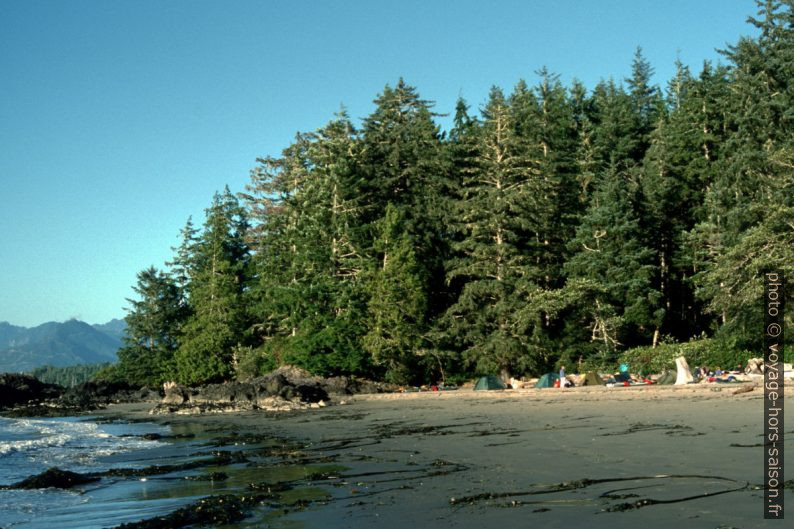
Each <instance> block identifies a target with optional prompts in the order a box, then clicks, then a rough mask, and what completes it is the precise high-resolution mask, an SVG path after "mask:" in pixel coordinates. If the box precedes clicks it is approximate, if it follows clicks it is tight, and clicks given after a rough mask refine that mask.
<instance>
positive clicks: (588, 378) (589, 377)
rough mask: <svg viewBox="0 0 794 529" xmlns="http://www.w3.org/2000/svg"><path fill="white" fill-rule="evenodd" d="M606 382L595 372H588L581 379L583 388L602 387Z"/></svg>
mask: <svg viewBox="0 0 794 529" xmlns="http://www.w3.org/2000/svg"><path fill="white" fill-rule="evenodd" d="M604 384H606V382H604V381H603V379H602V378H601V377H600V376H598V373H596V372H595V371H589V372H588V373H587V374H586V375H585V376H584V378H583V379H582V385H583V386H603V385H604Z"/></svg>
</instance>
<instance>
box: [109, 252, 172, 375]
mask: <svg viewBox="0 0 794 529" xmlns="http://www.w3.org/2000/svg"><path fill="white" fill-rule="evenodd" d="M133 290H134V291H135V293H136V294H137V295H138V298H139V299H128V300H127V301H128V302H129V304H130V307H129V308H128V309H127V311H128V314H127V316H126V317H125V318H124V321H125V322H126V323H127V327H126V330H125V337H124V347H122V348H121V349H119V351H118V357H119V363H118V366H117V368H116V376H117V377H118V378H120V379H121V380H124V381H126V382H129V383H130V384H133V385H141V386H144V385H145V386H150V387H155V386H158V385H160V384H162V383H163V382H165V381H166V380H169V379H171V378H172V377H173V375H174V367H175V366H174V352H175V351H176V349H177V347H178V345H179V340H180V337H181V329H182V325H183V324H184V322H185V318H186V316H187V311H186V307H185V305H184V304H183V303H182V294H181V292H180V289H179V287H178V286H177V284H176V282H175V281H174V280H173V279H172V278H171V277H170V276H168V275H166V274H164V273H163V272H161V271H159V270H157V269H156V268H154V267H149V268H147V269H145V270H142V271H141V272H139V273H138V284H137V285H136V286H135V287H133Z"/></svg>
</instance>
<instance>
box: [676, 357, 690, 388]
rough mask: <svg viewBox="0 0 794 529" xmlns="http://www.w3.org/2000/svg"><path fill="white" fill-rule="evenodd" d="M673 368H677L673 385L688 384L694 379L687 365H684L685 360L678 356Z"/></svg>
mask: <svg viewBox="0 0 794 529" xmlns="http://www.w3.org/2000/svg"><path fill="white" fill-rule="evenodd" d="M675 366H676V368H678V375H677V376H676V379H675V384H676V385H679V384H689V383H690V382H693V381H694V380H695V379H694V378H693V377H692V371H690V370H689V364H687V363H686V358H684V357H683V356H679V357H678V358H676V359H675Z"/></svg>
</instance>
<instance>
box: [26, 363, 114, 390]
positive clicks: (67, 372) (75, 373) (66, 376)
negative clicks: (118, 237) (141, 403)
mask: <svg viewBox="0 0 794 529" xmlns="http://www.w3.org/2000/svg"><path fill="white" fill-rule="evenodd" d="M109 367H110V364H84V365H76V366H67V367H54V366H41V367H37V368H36V369H34V370H33V371H31V372H30V374H31V375H33V376H34V377H36V378H37V379H39V380H41V381H42V382H46V383H47V384H58V385H59V386H63V387H65V388H71V387H74V386H78V385H80V384H82V383H83V382H88V381H89V380H93V379H94V378H100V377H99V374H100V373H102V372H103V371H106V370H108V368H109Z"/></svg>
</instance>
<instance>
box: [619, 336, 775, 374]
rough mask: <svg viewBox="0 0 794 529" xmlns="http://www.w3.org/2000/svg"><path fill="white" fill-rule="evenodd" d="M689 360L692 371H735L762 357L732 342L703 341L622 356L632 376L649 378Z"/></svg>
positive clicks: (670, 344) (638, 350)
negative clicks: (680, 359) (703, 368)
mask: <svg viewBox="0 0 794 529" xmlns="http://www.w3.org/2000/svg"><path fill="white" fill-rule="evenodd" d="M679 356H683V357H684V358H686V361H687V363H688V364H689V366H690V367H691V368H694V367H695V366H707V367H710V368H712V369H713V368H715V367H722V368H724V369H733V368H734V367H736V366H737V365H739V364H741V365H743V366H744V365H747V360H748V359H749V358H752V357H756V356H760V353H754V352H752V351H747V350H743V349H741V348H739V347H737V346H736V344H735V343H734V342H732V341H728V340H719V339H714V338H705V337H701V338H698V339H695V340H690V341H688V342H684V343H674V342H662V343H660V344H658V345H657V346H656V348H653V347H651V346H644V347H635V348H633V349H628V350H626V351H624V352H623V354H621V355H620V358H619V362H620V363H625V364H628V365H629V367H630V370H631V372H632V373H639V374H641V375H648V374H651V373H661V372H662V371H664V370H666V369H675V359H676V358H677V357H679Z"/></svg>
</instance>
